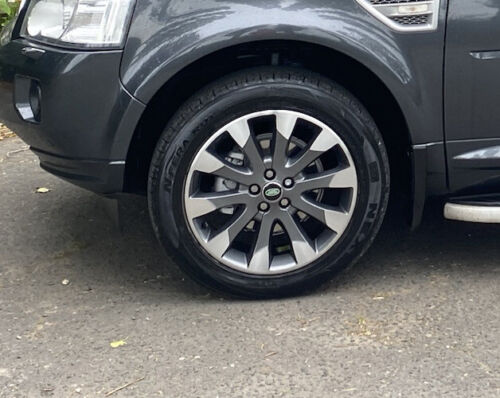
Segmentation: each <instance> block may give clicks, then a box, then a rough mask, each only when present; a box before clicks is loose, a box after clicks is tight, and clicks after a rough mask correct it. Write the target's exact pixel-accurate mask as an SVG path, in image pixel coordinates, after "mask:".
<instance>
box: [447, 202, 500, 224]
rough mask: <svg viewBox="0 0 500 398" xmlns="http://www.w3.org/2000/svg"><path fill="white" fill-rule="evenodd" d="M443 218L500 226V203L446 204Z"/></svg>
mask: <svg viewBox="0 0 500 398" xmlns="http://www.w3.org/2000/svg"><path fill="white" fill-rule="evenodd" d="M444 217H445V218H447V219H448V220H456V221H467V222H476V223H485V224H500V203H498V204H495V205H493V204H492V203H488V202H486V203H484V204H480V203H474V204H467V203H447V204H446V205H445V207H444Z"/></svg>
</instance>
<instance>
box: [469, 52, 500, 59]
mask: <svg viewBox="0 0 500 398" xmlns="http://www.w3.org/2000/svg"><path fill="white" fill-rule="evenodd" d="M470 55H471V56H472V57H473V58H475V59H479V60H481V61H486V60H491V59H500V51H498V50H497V51H472V52H471V53H470Z"/></svg>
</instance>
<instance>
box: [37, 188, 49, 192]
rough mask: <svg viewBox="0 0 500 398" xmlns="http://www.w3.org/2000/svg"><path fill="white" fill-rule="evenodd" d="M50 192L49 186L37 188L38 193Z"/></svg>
mask: <svg viewBox="0 0 500 398" xmlns="http://www.w3.org/2000/svg"><path fill="white" fill-rule="evenodd" d="M48 192H50V189H49V188H45V187H40V188H37V189H36V193H48Z"/></svg>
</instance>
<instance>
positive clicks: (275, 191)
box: [264, 184, 281, 201]
mask: <svg viewBox="0 0 500 398" xmlns="http://www.w3.org/2000/svg"><path fill="white" fill-rule="evenodd" d="M264 197H265V198H266V199H267V200H271V201H274V200H278V199H279V198H280V197H281V187H280V186H279V185H278V184H270V185H268V186H267V187H265V188H264Z"/></svg>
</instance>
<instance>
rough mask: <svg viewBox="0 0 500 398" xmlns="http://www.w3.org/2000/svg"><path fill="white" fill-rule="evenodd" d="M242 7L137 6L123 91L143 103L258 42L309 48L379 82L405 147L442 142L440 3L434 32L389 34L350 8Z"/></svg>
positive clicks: (161, 1)
mask: <svg viewBox="0 0 500 398" xmlns="http://www.w3.org/2000/svg"><path fill="white" fill-rule="evenodd" d="M245 3H247V2H246V1H242V0H222V1H220V0H219V1H215V0H204V1H203V2H200V1H197V0H170V1H165V0H151V1H144V2H139V4H138V5H137V8H136V10H135V13H134V18H133V21H132V24H131V28H130V32H129V37H128V41H127V43H126V46H125V52H124V56H123V60H122V66H121V77H122V80H123V84H124V85H125V87H126V88H127V89H128V90H129V91H130V92H131V93H132V94H133V95H134V96H135V97H136V98H137V99H139V100H140V101H142V102H144V103H148V102H149V101H150V100H151V98H152V97H153V96H154V94H155V93H156V92H157V91H158V90H159V89H160V88H161V87H162V86H163V85H164V84H165V83H166V82H168V81H169V79H171V78H172V77H173V76H175V75H176V74H177V73H178V72H180V71H181V70H182V69H183V68H185V67H186V66H188V65H190V64H192V63H193V62H195V61H197V60H199V59H201V58H202V57H204V56H206V55H208V54H211V53H213V52H215V51H217V50H221V49H224V48H227V47H231V46H234V45H238V44H243V43H248V42H255V41H261V40H293V41H302V42H307V43H314V44H317V45H321V46H324V47H327V48H330V49H333V50H336V51H338V52H341V53H343V54H345V55H348V56H350V57H351V58H353V59H355V60H357V61H358V62H360V63H361V64H363V65H365V66H366V67H367V68H368V69H370V70H371V71H372V72H373V73H374V74H376V75H377V76H378V77H379V78H380V80H381V81H382V82H383V83H384V84H385V85H386V86H387V87H388V89H389V90H390V91H391V92H392V94H393V95H394V97H395V98H396V100H397V102H398V103H399V105H400V107H401V109H402V111H403V114H404V115H405V118H406V120H407V124H408V127H409V130H410V135H411V140H412V143H413V144H425V143H429V142H441V141H443V129H442V68H443V43H444V24H445V12H444V10H445V3H446V2H443V4H442V8H443V9H442V10H441V13H440V23H439V27H438V29H437V30H436V31H432V32H425V33H398V32H395V31H392V30H391V29H389V28H388V27H386V26H385V25H384V24H383V23H381V22H380V21H378V20H376V19H375V18H374V17H373V16H371V15H370V14H368V13H367V12H366V11H365V10H364V9H363V8H361V7H360V6H359V5H358V4H357V3H356V2H355V1H354V0H344V1H332V0H254V1H252V2H251V3H252V4H245ZM199 73H203V71H200V72H199ZM373 95H377V93H373Z"/></svg>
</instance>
